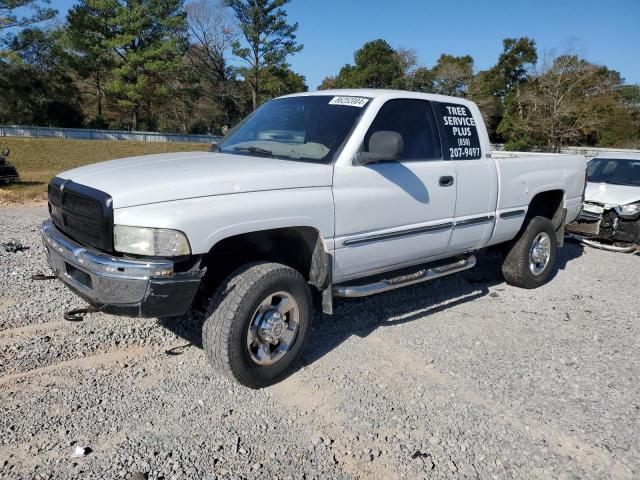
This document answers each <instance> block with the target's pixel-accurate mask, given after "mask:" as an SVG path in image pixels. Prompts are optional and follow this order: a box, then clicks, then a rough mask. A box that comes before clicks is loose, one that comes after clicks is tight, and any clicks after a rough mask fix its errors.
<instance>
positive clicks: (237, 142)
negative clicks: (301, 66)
mask: <svg viewBox="0 0 640 480" xmlns="http://www.w3.org/2000/svg"><path fill="white" fill-rule="evenodd" d="M345 99H346V100H345ZM347 100H348V101H347ZM368 102H369V100H368V99H364V98H359V97H334V96H315V95H314V96H302V97H290V98H280V99H277V100H272V101H270V102H268V103H265V104H264V105H263V106H261V107H260V108H259V109H258V110H256V111H255V112H253V114H251V115H250V116H249V117H247V118H246V119H245V120H244V121H243V122H242V123H241V124H240V125H238V126H237V127H236V128H234V129H233V130H232V131H231V132H229V134H228V135H227V136H226V137H225V138H224V139H223V140H222V142H221V143H220V145H219V147H220V151H221V152H224V153H234V154H244V155H254V156H265V157H267V156H268V157H275V158H283V159H287V160H302V161H312V162H323V163H329V162H331V161H332V160H333V158H334V156H335V154H336V152H337V151H338V150H339V149H340V147H341V146H342V144H343V142H344V141H345V139H346V138H347V135H349V132H351V129H352V128H353V127H354V126H355V124H356V122H357V121H358V119H359V118H360V115H361V114H362V112H363V111H364V107H365V106H366V105H367V103H368Z"/></svg>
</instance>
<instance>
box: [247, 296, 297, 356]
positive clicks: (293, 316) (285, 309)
mask: <svg viewBox="0 0 640 480" xmlns="http://www.w3.org/2000/svg"><path fill="white" fill-rule="evenodd" d="M299 319H300V309H299V308H298V304H297V302H296V301H295V299H294V298H293V295H291V294H289V293H287V292H277V293H275V294H273V295H269V296H268V297H267V298H265V299H264V300H263V301H262V302H260V305H259V306H258V308H257V309H256V311H255V313H254V314H253V318H252V320H251V324H250V325H249V330H248V331H247V350H248V351H249V356H250V358H251V360H252V361H253V362H254V363H256V364H258V365H272V364H274V363H276V362H277V361H279V360H281V359H282V358H283V357H284V356H285V355H286V354H287V352H288V351H289V350H290V349H291V347H292V346H293V344H294V342H295V340H296V338H297V333H298V324H299Z"/></svg>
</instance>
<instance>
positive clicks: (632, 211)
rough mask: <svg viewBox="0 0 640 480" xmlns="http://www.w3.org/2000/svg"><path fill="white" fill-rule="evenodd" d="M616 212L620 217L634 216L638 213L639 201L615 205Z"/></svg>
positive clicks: (639, 210) (639, 212)
mask: <svg viewBox="0 0 640 480" xmlns="http://www.w3.org/2000/svg"><path fill="white" fill-rule="evenodd" d="M616 213H617V214H618V215H620V216H621V217H627V218H635V217H637V216H638V215H639V214H640V202H638V203H630V204H629V205H620V206H618V207H616Z"/></svg>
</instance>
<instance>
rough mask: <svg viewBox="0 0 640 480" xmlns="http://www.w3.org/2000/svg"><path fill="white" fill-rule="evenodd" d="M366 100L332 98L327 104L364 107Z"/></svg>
mask: <svg viewBox="0 0 640 480" xmlns="http://www.w3.org/2000/svg"><path fill="white" fill-rule="evenodd" d="M368 101H369V99H368V98H360V97H333V98H332V99H331V101H330V102H329V105H347V106H349V107H358V108H362V107H364V106H365V105H366V104H367V102H368Z"/></svg>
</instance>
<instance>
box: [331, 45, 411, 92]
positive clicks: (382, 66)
mask: <svg viewBox="0 0 640 480" xmlns="http://www.w3.org/2000/svg"><path fill="white" fill-rule="evenodd" d="M354 60H355V64H354V65H350V64H347V65H345V66H344V67H342V69H341V70H340V73H339V74H338V76H337V77H336V78H335V81H334V86H335V87H336V88H390V87H392V86H394V84H395V82H396V81H397V80H398V79H399V78H401V77H402V71H403V64H402V61H401V57H400V56H399V55H398V54H397V52H396V51H395V50H394V49H393V48H391V45H389V44H388V43H387V42H386V41H385V40H382V39H378V40H373V41H372V42H367V43H365V44H364V45H363V46H362V48H360V49H358V50H357V51H356V52H355V54H354Z"/></svg>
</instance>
